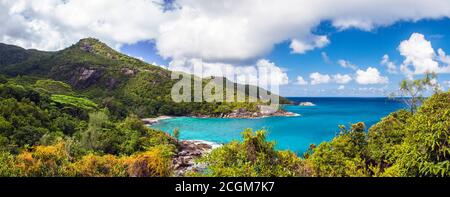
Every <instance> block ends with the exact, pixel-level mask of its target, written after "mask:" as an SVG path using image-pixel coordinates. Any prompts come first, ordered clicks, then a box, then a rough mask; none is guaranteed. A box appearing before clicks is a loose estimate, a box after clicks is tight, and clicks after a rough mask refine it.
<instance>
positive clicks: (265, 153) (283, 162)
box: [200, 129, 302, 177]
mask: <svg viewBox="0 0 450 197" xmlns="http://www.w3.org/2000/svg"><path fill="white" fill-rule="evenodd" d="M243 138H244V139H243V142H238V141H233V142H231V143H229V144H226V145H224V146H222V147H220V148H217V149H215V150H213V151H212V152H211V153H210V154H209V155H207V156H205V157H204V158H202V159H201V160H200V162H204V163H206V164H207V165H208V170H207V171H206V172H205V174H201V176H203V175H206V176H232V177H241V176H243V177H248V176H262V177H271V176H299V175H302V173H301V168H300V167H301V165H302V162H301V160H300V158H298V157H297V156H296V155H295V153H292V152H289V151H276V150H275V149H274V145H275V144H274V142H267V141H266V134H265V131H262V130H261V131H256V132H255V133H253V132H252V131H251V130H249V129H247V130H246V131H244V132H243Z"/></svg>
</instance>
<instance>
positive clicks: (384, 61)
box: [380, 54, 397, 74]
mask: <svg viewBox="0 0 450 197" xmlns="http://www.w3.org/2000/svg"><path fill="white" fill-rule="evenodd" d="M380 64H381V65H383V66H386V67H387V72H388V73H391V74H395V73H397V66H396V65H395V64H394V62H392V61H391V60H390V59H389V55H387V54H385V55H383V58H382V59H381V62H380Z"/></svg>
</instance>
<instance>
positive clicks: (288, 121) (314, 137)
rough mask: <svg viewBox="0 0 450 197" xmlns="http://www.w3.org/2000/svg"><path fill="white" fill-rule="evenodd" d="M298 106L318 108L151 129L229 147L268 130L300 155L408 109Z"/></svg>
mask: <svg viewBox="0 0 450 197" xmlns="http://www.w3.org/2000/svg"><path fill="white" fill-rule="evenodd" d="M288 99H289V100H292V101H296V102H312V103H314V104H315V106H295V105H286V106H283V107H284V109H285V110H287V111H290V112H294V113H297V114H300V115H301V116H294V117H266V118H256V119H239V118H235V119H228V118H192V117H177V118H172V119H165V120H161V121H160V122H159V123H158V124H156V125H153V126H151V127H152V128H155V129H161V130H163V131H165V132H168V133H172V131H173V130H174V129H175V128H178V129H179V130H180V139H185V140H206V141H211V142H216V143H227V142H230V141H232V140H241V139H242V137H241V133H242V131H244V129H246V128H251V129H253V130H254V131H256V130H259V129H265V130H266V131H267V138H268V140H273V141H275V142H276V148H277V149H283V150H285V149H289V150H292V151H294V152H296V153H297V154H302V153H303V152H305V151H306V150H307V149H308V147H309V145H310V144H320V143H321V142H323V141H329V140H331V139H333V137H335V136H336V134H338V131H339V127H338V126H339V125H346V126H347V127H349V126H350V125H351V124H352V123H356V122H364V123H365V124H366V126H367V128H369V127H370V126H371V125H373V124H375V123H377V122H378V121H379V120H380V119H381V118H382V117H384V116H386V115H388V114H389V113H391V112H394V111H396V110H399V109H401V108H405V105H404V104H403V103H402V102H400V101H395V100H391V99H389V98H342V97H339V98H330V97H321V98H311V97H308V98H301V97H295V98H288Z"/></svg>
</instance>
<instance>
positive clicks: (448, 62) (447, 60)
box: [438, 49, 450, 66]
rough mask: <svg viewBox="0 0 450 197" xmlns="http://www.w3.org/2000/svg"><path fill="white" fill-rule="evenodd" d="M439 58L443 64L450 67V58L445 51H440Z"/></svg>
mask: <svg viewBox="0 0 450 197" xmlns="http://www.w3.org/2000/svg"><path fill="white" fill-rule="evenodd" d="M438 55H439V56H438V58H439V61H441V62H442V63H443V64H445V65H447V66H450V56H448V55H446V54H445V52H444V50H442V49H438Z"/></svg>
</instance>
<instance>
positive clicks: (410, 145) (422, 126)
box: [396, 92, 450, 177]
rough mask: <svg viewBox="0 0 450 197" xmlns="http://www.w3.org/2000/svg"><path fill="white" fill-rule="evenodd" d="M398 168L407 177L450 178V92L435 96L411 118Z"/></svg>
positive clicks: (406, 128) (407, 126)
mask: <svg viewBox="0 0 450 197" xmlns="http://www.w3.org/2000/svg"><path fill="white" fill-rule="evenodd" d="M405 130H406V138H405V143H403V145H402V150H401V152H400V154H401V155H400V156H399V157H400V159H399V160H398V161H397V163H396V164H397V165H398V166H400V167H401V168H402V169H401V170H402V171H401V172H402V175H404V176H446V177H448V176H450V92H447V93H440V94H435V95H433V96H432V97H431V98H429V99H428V100H426V101H425V102H424V104H423V106H421V107H420V108H419V110H418V111H417V113H416V114H414V116H412V117H411V118H410V119H408V122H407V125H406V127H405Z"/></svg>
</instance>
